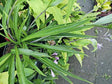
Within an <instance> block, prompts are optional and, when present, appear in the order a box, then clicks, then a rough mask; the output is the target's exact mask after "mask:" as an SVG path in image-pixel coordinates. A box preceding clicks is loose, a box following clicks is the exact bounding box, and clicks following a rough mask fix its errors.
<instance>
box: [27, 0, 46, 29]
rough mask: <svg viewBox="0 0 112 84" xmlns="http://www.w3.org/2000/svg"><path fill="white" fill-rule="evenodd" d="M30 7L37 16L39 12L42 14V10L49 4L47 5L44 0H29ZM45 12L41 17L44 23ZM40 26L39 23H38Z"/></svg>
mask: <svg viewBox="0 0 112 84" xmlns="http://www.w3.org/2000/svg"><path fill="white" fill-rule="evenodd" d="M27 2H28V4H29V6H30V8H32V9H33V12H34V14H33V16H34V17H35V18H36V17H37V16H38V15H39V14H41V12H42V11H44V10H45V9H46V8H47V5H45V4H44V3H43V2H42V0H30V1H29V0H27ZM44 16H45V14H42V15H41V16H40V17H39V19H41V21H42V22H43V23H45V17H44ZM37 21H38V19H37V20H36V22H37ZM37 25H38V27H39V24H37Z"/></svg>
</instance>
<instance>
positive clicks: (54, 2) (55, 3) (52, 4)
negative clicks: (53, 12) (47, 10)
mask: <svg viewBox="0 0 112 84" xmlns="http://www.w3.org/2000/svg"><path fill="white" fill-rule="evenodd" d="M62 1H63V0H52V1H51V3H50V6H56V5H58V4H60V3H61V2H62Z"/></svg>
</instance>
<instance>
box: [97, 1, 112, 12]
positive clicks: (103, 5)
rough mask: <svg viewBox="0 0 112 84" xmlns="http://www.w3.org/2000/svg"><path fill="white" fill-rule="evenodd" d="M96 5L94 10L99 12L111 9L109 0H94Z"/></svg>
mask: <svg viewBox="0 0 112 84" xmlns="http://www.w3.org/2000/svg"><path fill="white" fill-rule="evenodd" d="M96 3H97V5H96V6H95V9H96V10H97V9H100V10H101V11H107V10H110V9H111V3H112V1H111V0H96Z"/></svg>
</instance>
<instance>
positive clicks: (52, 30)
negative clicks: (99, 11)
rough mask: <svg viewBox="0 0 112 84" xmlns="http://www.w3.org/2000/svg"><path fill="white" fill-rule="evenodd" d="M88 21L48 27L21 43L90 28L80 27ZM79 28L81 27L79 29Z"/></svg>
mask: <svg viewBox="0 0 112 84" xmlns="http://www.w3.org/2000/svg"><path fill="white" fill-rule="evenodd" d="M88 21H89V20H88V19H86V20H84V21H79V22H76V23H74V22H73V23H71V24H65V25H56V26H48V27H46V28H44V29H42V30H40V31H38V32H36V33H33V34H30V35H28V36H27V37H25V38H23V39H22V41H26V40H30V39H33V38H38V37H45V36H50V35H56V34H59V33H65V32H71V31H77V30H81V29H85V28H88V27H91V26H82V25H84V24H85V23H87V22H88ZM80 26H82V27H80ZM79 27H80V28H79Z"/></svg>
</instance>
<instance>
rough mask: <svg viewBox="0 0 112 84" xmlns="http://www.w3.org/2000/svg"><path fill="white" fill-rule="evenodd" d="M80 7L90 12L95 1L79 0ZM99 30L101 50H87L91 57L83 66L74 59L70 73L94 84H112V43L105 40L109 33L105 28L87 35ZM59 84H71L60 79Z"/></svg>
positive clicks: (91, 32)
mask: <svg viewBox="0 0 112 84" xmlns="http://www.w3.org/2000/svg"><path fill="white" fill-rule="evenodd" d="M78 2H80V5H81V6H82V7H83V8H82V10H83V11H85V12H89V11H90V10H92V7H93V4H94V2H93V0H85V2H84V0H78ZM95 29H97V30H98V35H97V36H98V38H97V41H98V43H102V44H103V48H102V49H101V50H97V51H96V52H94V53H92V52H91V50H92V46H90V48H91V49H90V51H87V50H86V53H87V54H88V55H89V57H85V58H84V60H83V66H82V68H81V67H80V64H79V63H78V61H77V60H76V58H75V57H72V58H71V59H70V61H69V63H70V64H71V65H70V71H71V72H72V73H74V74H76V75H78V76H80V77H82V78H84V79H87V80H89V81H91V82H93V83H94V84H112V42H110V41H108V39H104V35H105V34H106V33H107V29H104V28H94V29H92V30H90V31H87V34H89V35H90V34H91V35H95V32H94V30H95ZM108 34H112V30H109V32H108ZM71 80H72V81H73V83H74V84H87V83H85V82H82V81H79V80H75V79H72V78H71ZM56 83H57V84H69V83H67V82H66V81H65V80H64V79H62V78H60V79H59V80H57V81H56Z"/></svg>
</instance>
